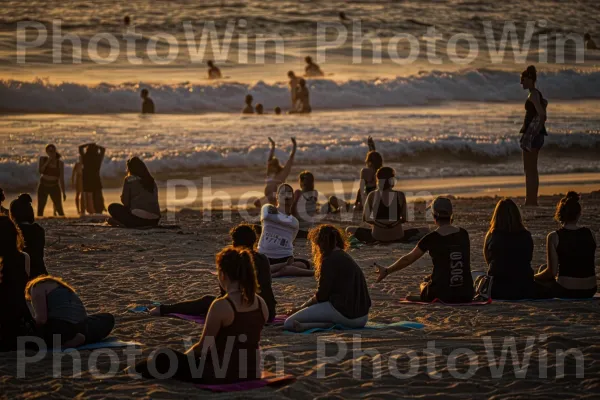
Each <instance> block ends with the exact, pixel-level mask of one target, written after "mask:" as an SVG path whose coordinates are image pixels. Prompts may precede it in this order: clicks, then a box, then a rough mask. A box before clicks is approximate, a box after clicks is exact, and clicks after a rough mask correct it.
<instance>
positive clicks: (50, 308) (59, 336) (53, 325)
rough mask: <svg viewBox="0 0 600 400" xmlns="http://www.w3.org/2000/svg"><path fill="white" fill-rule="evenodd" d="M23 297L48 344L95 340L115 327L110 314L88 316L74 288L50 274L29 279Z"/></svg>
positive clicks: (108, 333) (101, 337) (74, 345)
mask: <svg viewBox="0 0 600 400" xmlns="http://www.w3.org/2000/svg"><path fill="white" fill-rule="evenodd" d="M25 298H26V300H28V301H30V302H31V308H32V310H33V314H34V319H35V323H36V325H37V328H38V335H39V336H40V337H41V338H42V339H44V341H45V342H46V345H47V346H48V347H54V348H56V347H64V348H74V347H78V346H81V345H83V344H87V343H96V342H99V341H101V340H103V339H105V338H106V337H108V335H110V333H111V332H112V330H113V328H114V327H115V318H114V317H113V316H112V314H108V313H102V314H95V315H88V313H87V311H86V309H85V306H84V305H83V303H82V301H81V299H80V298H79V296H78V295H77V293H76V292H75V289H73V288H72V287H71V286H70V285H69V284H67V283H66V282H65V281H63V280H62V279H60V278H57V277H54V276H50V275H46V276H39V277H37V278H35V279H34V280H32V281H30V282H29V283H28V284H27V287H26V288H25ZM55 335H56V338H55Z"/></svg>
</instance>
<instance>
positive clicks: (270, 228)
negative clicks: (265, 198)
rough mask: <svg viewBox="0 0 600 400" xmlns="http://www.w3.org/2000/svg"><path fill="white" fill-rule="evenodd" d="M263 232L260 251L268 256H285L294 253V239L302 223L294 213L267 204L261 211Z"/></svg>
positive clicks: (259, 243)
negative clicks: (285, 212)
mask: <svg viewBox="0 0 600 400" xmlns="http://www.w3.org/2000/svg"><path fill="white" fill-rule="evenodd" d="M260 222H261V225H262V233H261V235H260V240H259V242H258V252H259V253H261V254H264V255H265V256H267V257H268V258H284V257H292V256H293V255H294V244H293V243H294V239H295V238H296V235H297V234H298V230H299V229H300V225H299V223H298V220H297V219H296V218H295V217H294V216H293V215H285V214H282V213H280V212H279V210H277V207H275V206H273V205H271V204H266V205H264V206H263V208H262V210H261V212H260Z"/></svg>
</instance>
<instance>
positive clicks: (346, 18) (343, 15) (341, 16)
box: [340, 11, 348, 21]
mask: <svg viewBox="0 0 600 400" xmlns="http://www.w3.org/2000/svg"><path fill="white" fill-rule="evenodd" d="M340 19H341V20H342V21H348V17H346V13H345V12H343V11H340Z"/></svg>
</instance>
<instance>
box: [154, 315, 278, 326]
mask: <svg viewBox="0 0 600 400" xmlns="http://www.w3.org/2000/svg"><path fill="white" fill-rule="evenodd" d="M165 317H174V318H179V319H185V320H186V321H192V322H195V323H197V324H204V323H205V322H206V316H203V315H198V316H196V315H186V314H166V315H165ZM287 317H288V316H287V315H276V316H275V319H274V320H273V322H269V323H267V325H283V323H284V322H285V320H286V318H287Z"/></svg>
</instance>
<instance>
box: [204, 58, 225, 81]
mask: <svg viewBox="0 0 600 400" xmlns="http://www.w3.org/2000/svg"><path fill="white" fill-rule="evenodd" d="M206 65H208V79H221V78H222V77H223V76H222V75H221V70H220V69H219V67H217V66H216V65H215V64H214V63H213V61H212V60H208V62H207V63H206Z"/></svg>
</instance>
